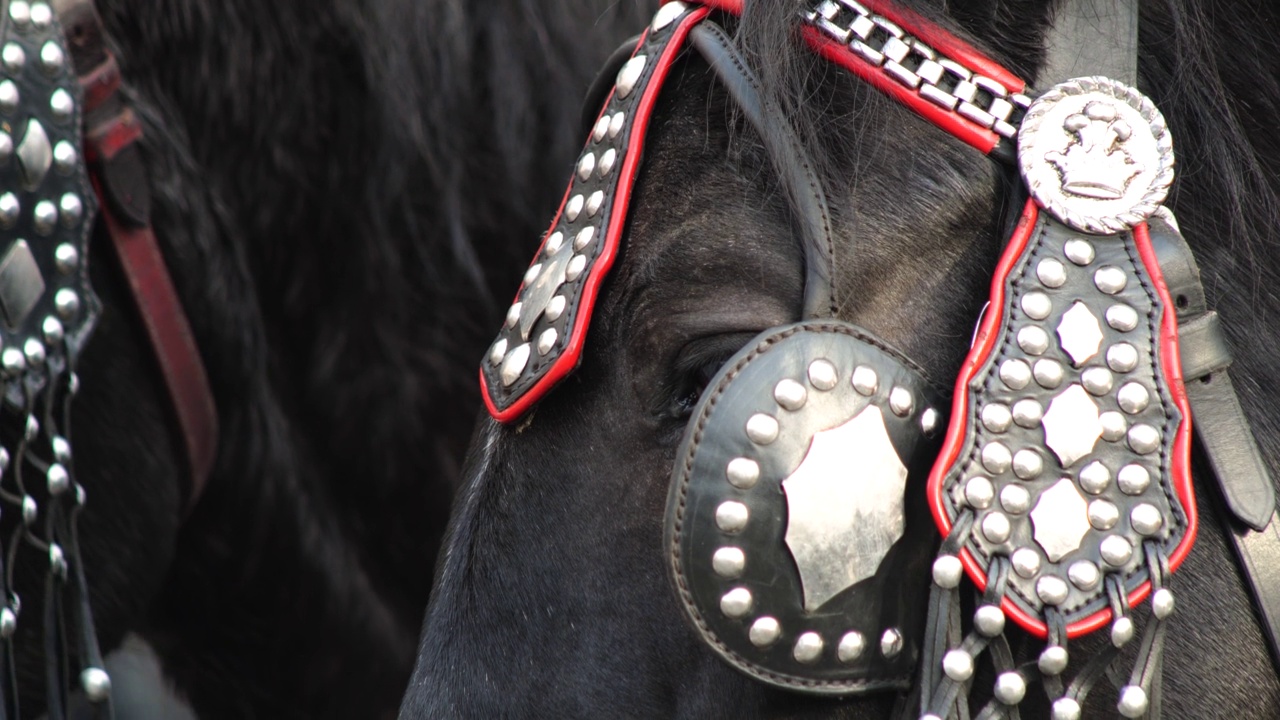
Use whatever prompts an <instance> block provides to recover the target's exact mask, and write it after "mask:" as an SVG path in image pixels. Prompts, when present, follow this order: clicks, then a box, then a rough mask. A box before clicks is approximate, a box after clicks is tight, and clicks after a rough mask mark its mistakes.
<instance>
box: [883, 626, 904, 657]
mask: <svg viewBox="0 0 1280 720" xmlns="http://www.w3.org/2000/svg"><path fill="white" fill-rule="evenodd" d="M900 652H902V633H900V632H898V629H897V628H889V629H888V630H885V631H884V634H883V635H881V636H880V654H881V655H884V656H885V657H887V658H891V657H895V656H897V654H898V653H900Z"/></svg>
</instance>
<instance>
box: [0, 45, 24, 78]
mask: <svg viewBox="0 0 1280 720" xmlns="http://www.w3.org/2000/svg"><path fill="white" fill-rule="evenodd" d="M0 61H3V62H4V68H5V69H6V70H8V71H9V72H11V73H15V74H16V73H17V72H18V71H19V70H21V69H22V66H23V65H26V64H27V53H26V52H24V51H23V50H22V46H21V45H19V44H18V43H12V42H11V43H5V46H4V50H2V51H0Z"/></svg>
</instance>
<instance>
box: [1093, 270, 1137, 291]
mask: <svg viewBox="0 0 1280 720" xmlns="http://www.w3.org/2000/svg"><path fill="white" fill-rule="evenodd" d="M1128 281H1129V277H1128V276H1127V275H1125V273H1124V271H1123V270H1121V269H1120V268H1118V267H1115V266H1113V265H1107V266H1106V267H1100V268H1098V270H1097V271H1096V272H1095V273H1094V274H1093V284H1094V285H1095V286H1096V287H1097V288H1098V289H1099V290H1101V291H1102V292H1104V293H1106V294H1108V295H1115V294H1116V293H1118V292H1120V291H1121V290H1123V289H1124V286H1125V285H1126V284H1127V283H1128Z"/></svg>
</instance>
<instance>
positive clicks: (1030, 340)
mask: <svg viewBox="0 0 1280 720" xmlns="http://www.w3.org/2000/svg"><path fill="white" fill-rule="evenodd" d="M1018 347H1020V348H1022V350H1023V352H1025V353H1027V354H1028V355H1043V354H1044V351H1045V350H1048V349H1049V333H1046V332H1045V331H1044V329H1043V328H1041V327H1038V326H1036V325H1028V326H1026V327H1024V328H1022V329H1021V330H1019V331H1018Z"/></svg>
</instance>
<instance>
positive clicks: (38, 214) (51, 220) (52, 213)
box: [33, 200, 58, 235]
mask: <svg viewBox="0 0 1280 720" xmlns="http://www.w3.org/2000/svg"><path fill="white" fill-rule="evenodd" d="M33 219H34V220H35V230H36V234H38V235H48V234H49V233H51V232H53V228H54V226H56V225H57V224H58V207H57V206H56V205H54V204H53V203H51V202H49V201H48V200H41V201H40V202H38V203H36V209H35V212H34V213H33Z"/></svg>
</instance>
